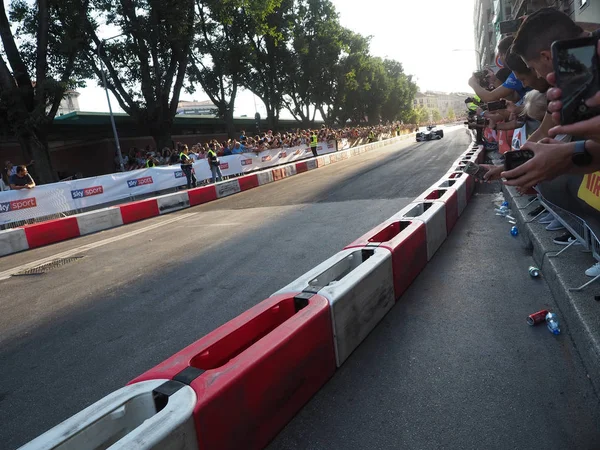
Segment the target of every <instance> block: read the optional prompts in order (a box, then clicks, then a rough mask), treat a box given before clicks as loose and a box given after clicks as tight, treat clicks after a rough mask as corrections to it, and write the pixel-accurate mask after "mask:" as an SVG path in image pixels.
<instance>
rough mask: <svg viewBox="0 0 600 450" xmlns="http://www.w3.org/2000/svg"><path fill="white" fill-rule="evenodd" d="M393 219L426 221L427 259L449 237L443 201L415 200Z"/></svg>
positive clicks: (429, 258)
mask: <svg viewBox="0 0 600 450" xmlns="http://www.w3.org/2000/svg"><path fill="white" fill-rule="evenodd" d="M392 218H393V219H413V220H420V221H421V222H424V223H425V229H426V233H427V261H430V260H431V258H433V255H434V254H435V252H437V251H438V249H439V248H440V247H441V245H442V244H443V243H444V241H445V240H446V238H447V237H448V230H447V228H446V205H445V203H443V202H429V201H427V202H414V203H411V204H410V205H408V206H407V207H406V208H404V209H403V210H402V211H400V212H399V213H398V214H396V215H394V216H393V217H392Z"/></svg>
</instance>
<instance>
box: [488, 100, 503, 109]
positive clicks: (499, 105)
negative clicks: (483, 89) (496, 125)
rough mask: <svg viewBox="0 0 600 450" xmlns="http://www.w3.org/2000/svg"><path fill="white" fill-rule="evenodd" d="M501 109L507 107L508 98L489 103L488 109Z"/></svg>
mask: <svg viewBox="0 0 600 450" xmlns="http://www.w3.org/2000/svg"><path fill="white" fill-rule="evenodd" d="M501 109H506V100H498V101H497V102H489V103H488V104H487V110H488V111H500V110H501Z"/></svg>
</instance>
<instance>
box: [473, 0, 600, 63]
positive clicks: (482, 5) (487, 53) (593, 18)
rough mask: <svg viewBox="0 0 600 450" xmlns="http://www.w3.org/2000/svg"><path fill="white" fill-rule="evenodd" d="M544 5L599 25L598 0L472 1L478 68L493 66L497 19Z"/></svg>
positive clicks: (496, 42) (497, 30) (534, 9)
mask: <svg viewBox="0 0 600 450" xmlns="http://www.w3.org/2000/svg"><path fill="white" fill-rule="evenodd" d="M548 6H549V7H554V8H558V9H560V10H561V11H564V12H565V13H566V14H568V15H570V16H571V17H572V18H573V20H575V21H576V22H587V23H598V24H600V1H598V0H475V10H474V18H473V23H474V27H475V50H476V54H477V65H478V67H484V66H494V65H495V61H496V47H497V46H498V42H499V41H500V40H501V39H502V38H503V37H504V36H503V35H502V34H501V33H500V22H503V21H506V20H513V19H514V18H517V17H521V16H524V15H527V14H531V13H533V12H535V11H537V10H538V9H540V8H545V7H548Z"/></svg>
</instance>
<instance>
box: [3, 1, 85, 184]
mask: <svg viewBox="0 0 600 450" xmlns="http://www.w3.org/2000/svg"><path fill="white" fill-rule="evenodd" d="M87 8H88V0H60V1H59V0H38V1H37V2H28V1H25V0H15V1H13V2H12V3H11V5H10V9H9V14H8V15H7V12H6V9H5V2H2V3H1V4H0V38H1V39H2V46H3V52H2V53H0V109H1V110H3V111H4V114H3V115H4V123H5V124H7V125H8V126H9V127H10V129H11V131H12V132H13V133H14V134H15V136H16V138H17V140H18V142H19V144H20V146H21V150H22V152H23V159H24V160H25V161H30V160H32V159H33V160H35V162H36V164H35V173H36V175H37V177H38V178H39V179H38V181H39V182H40V183H51V182H53V181H56V180H57V176H56V173H55V171H54V169H53V168H52V163H51V160H50V153H49V150H48V138H47V136H48V132H49V130H50V128H51V126H52V123H53V120H54V117H55V116H56V112H57V111H58V108H59V106H60V102H61V101H62V99H63V97H64V96H65V92H66V91H67V90H68V89H72V88H74V87H76V86H77V82H76V81H75V80H76V79H81V77H83V76H85V75H86V74H87V71H86V67H85V65H82V64H81V60H80V57H81V55H82V51H83V48H84V44H83V43H84V41H85V40H84V37H83V33H82V30H81V27H80V24H81V22H82V21H83V19H84V17H85V14H86V10H87ZM9 16H10V21H9ZM11 25H16V27H14V28H11Z"/></svg>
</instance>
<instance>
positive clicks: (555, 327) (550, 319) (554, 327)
mask: <svg viewBox="0 0 600 450" xmlns="http://www.w3.org/2000/svg"><path fill="white" fill-rule="evenodd" d="M546 325H547V326H548V330H550V333H552V334H560V324H559V323H558V317H557V316H556V314H554V313H548V314H547V315H546Z"/></svg>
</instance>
